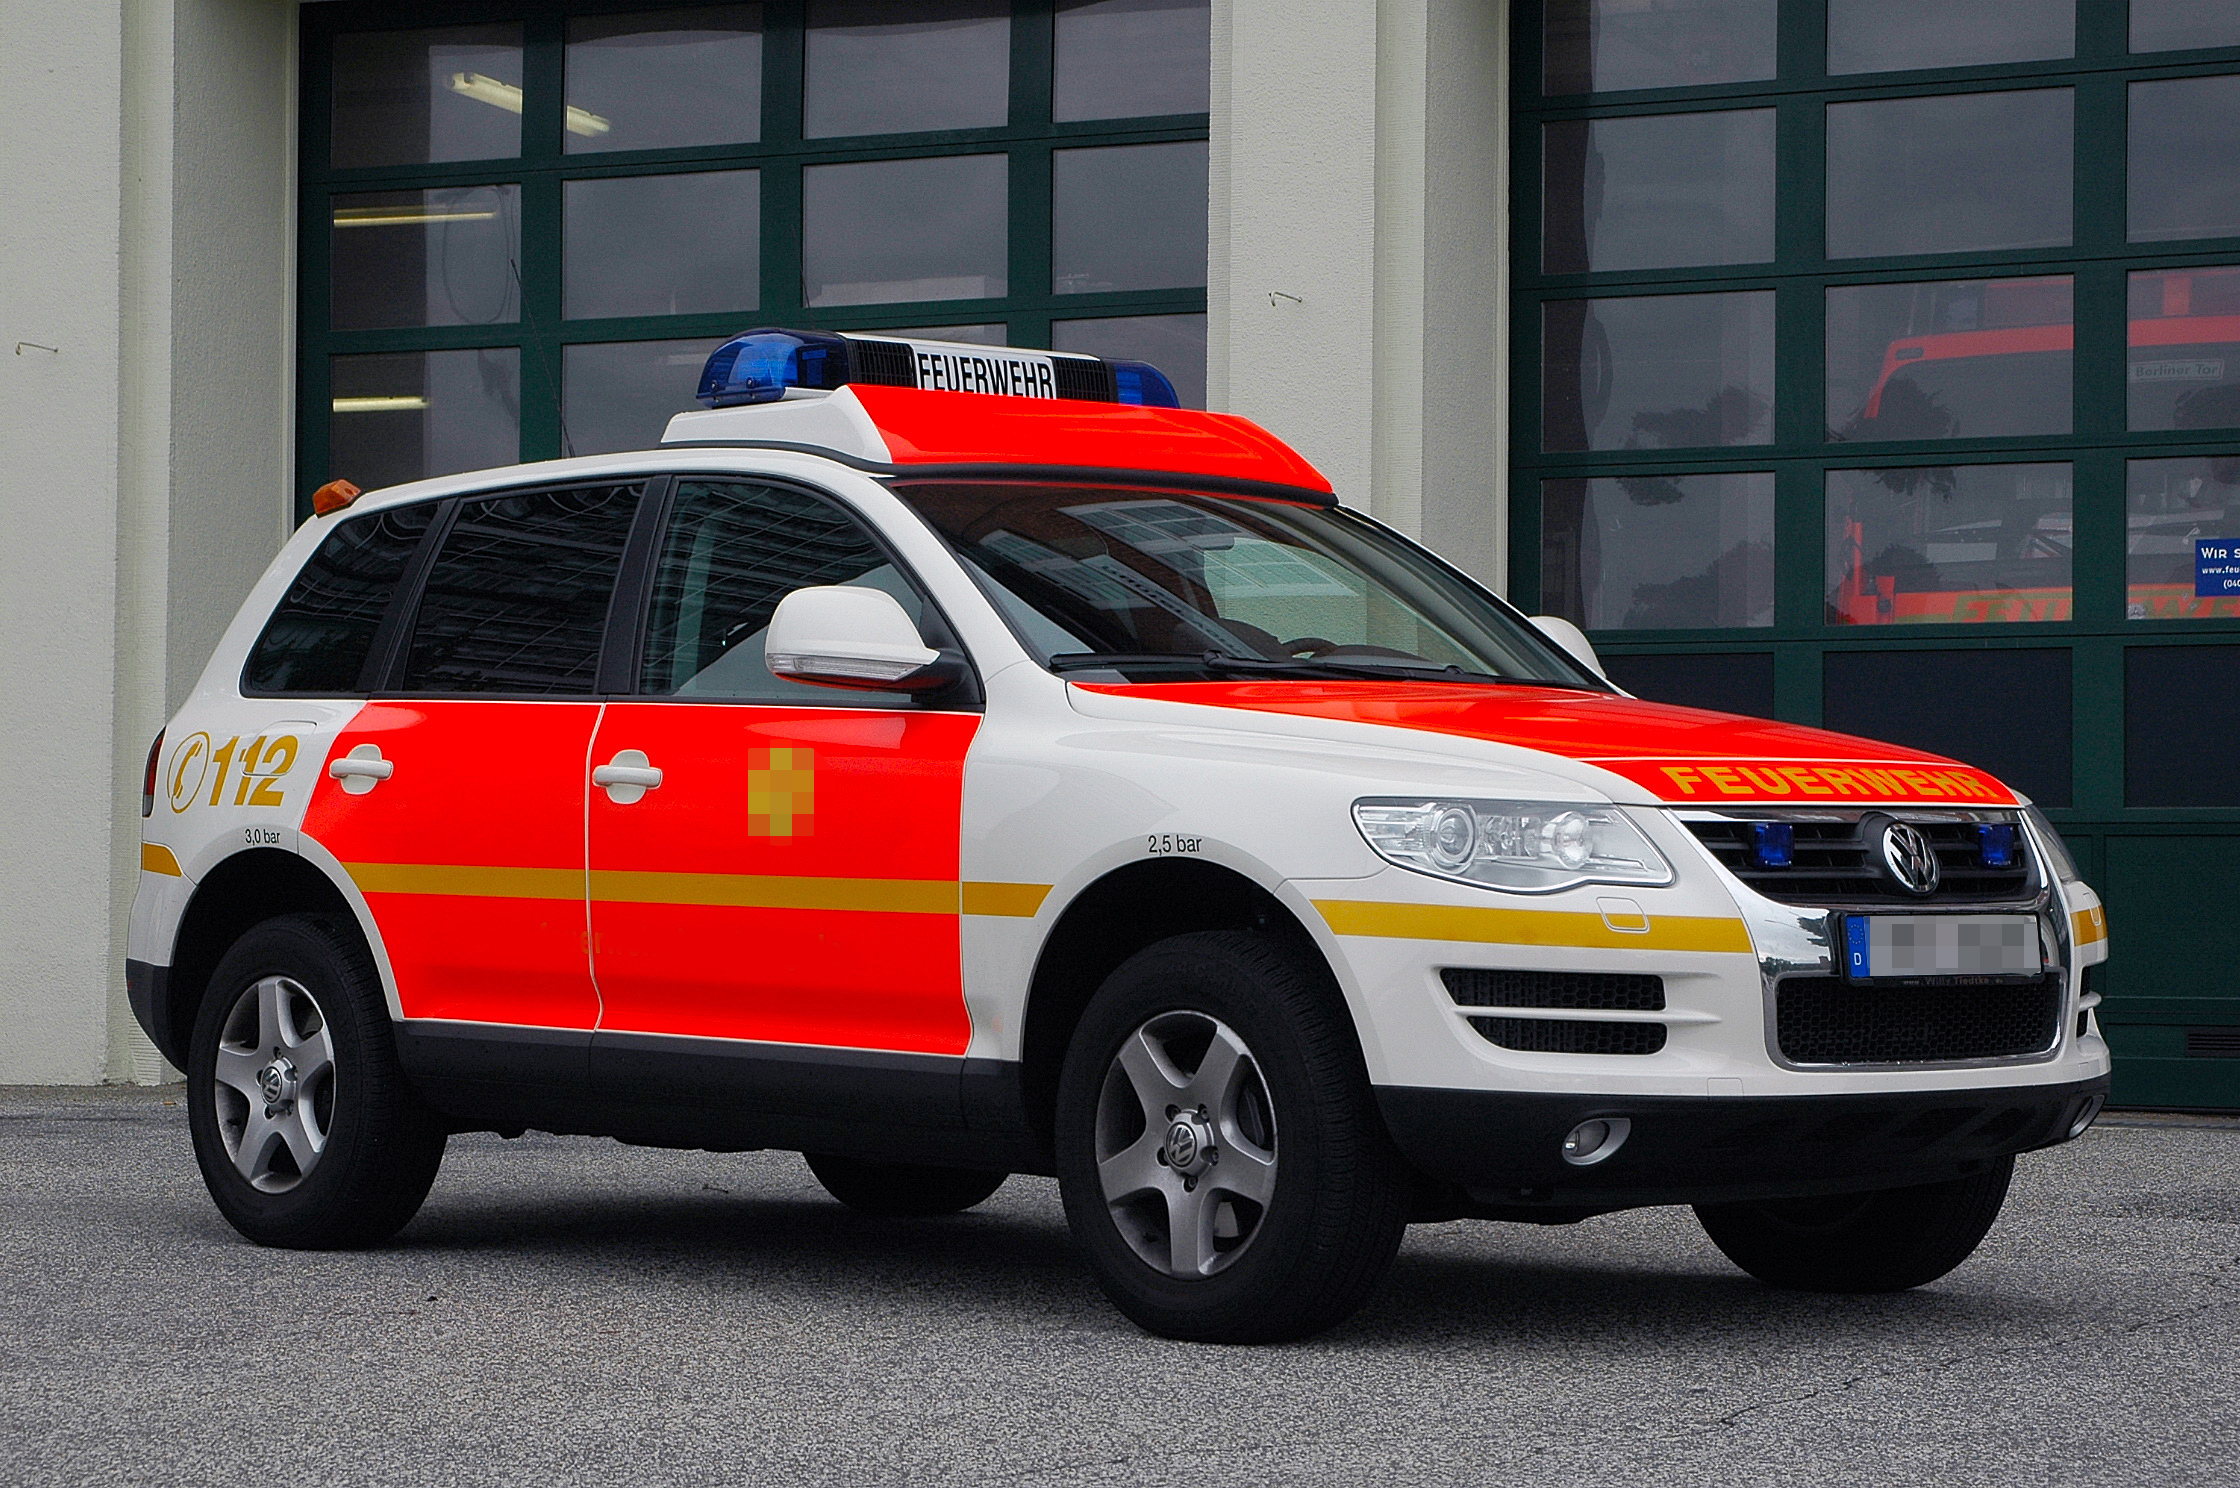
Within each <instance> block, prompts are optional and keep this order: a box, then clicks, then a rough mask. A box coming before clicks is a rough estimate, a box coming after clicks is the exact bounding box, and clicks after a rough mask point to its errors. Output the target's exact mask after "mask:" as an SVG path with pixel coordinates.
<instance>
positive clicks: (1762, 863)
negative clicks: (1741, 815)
mask: <svg viewBox="0 0 2240 1488" xmlns="http://www.w3.org/2000/svg"><path fill="white" fill-rule="evenodd" d="M1796 847H1797V829H1796V828H1795V827H1793V826H1791V825H1790V824H1789V823H1787V822H1752V823H1750V861H1751V863H1753V864H1754V865H1755V866H1757V867H1760V868H1786V867H1788V866H1789V865H1790V864H1791V863H1794V862H1795V861H1796V856H1797V854H1796Z"/></svg>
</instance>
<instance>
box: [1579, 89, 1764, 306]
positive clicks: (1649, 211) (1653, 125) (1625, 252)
mask: <svg viewBox="0 0 2240 1488" xmlns="http://www.w3.org/2000/svg"><path fill="white" fill-rule="evenodd" d="M1542 155H1543V159H1544V161H1545V165H1546V169H1545V177H1544V179H1545V181H1546V188H1545V189H1546V192H1547V206H1546V210H1545V214H1544V220H1545V223H1546V227H1545V233H1546V246H1545V248H1544V249H1543V254H1544V258H1545V264H1544V266H1545V268H1546V269H1547V271H1548V272H1549V273H1551V274H1579V273H1586V272H1588V271H1605V270H1612V269H1668V268H1680V267H1684V266H1689V265H1694V264H1728V263H1763V262H1765V261H1767V260H1769V259H1771V258H1772V257H1773V110H1772V109H1746V110H1739V111H1732V112H1722V113H1714V114H1650V115H1645V116H1641V117H1635V118H1626V119H1567V120H1564V121H1562V122H1561V123H1556V124H1549V125H1547V126H1545V127H1544V130H1543V134H1542Z"/></svg>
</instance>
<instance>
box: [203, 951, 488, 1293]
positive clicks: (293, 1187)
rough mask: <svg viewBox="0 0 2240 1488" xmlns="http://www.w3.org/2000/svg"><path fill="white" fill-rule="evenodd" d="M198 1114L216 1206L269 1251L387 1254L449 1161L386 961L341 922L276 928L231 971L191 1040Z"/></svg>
mask: <svg viewBox="0 0 2240 1488" xmlns="http://www.w3.org/2000/svg"><path fill="white" fill-rule="evenodd" d="M187 1118H188V1126H189V1128H190V1129H191V1131H192V1132H193V1135H194V1154H195V1160H196V1162H197V1163H198V1164H200V1166H201V1168H202V1181H203V1182H204V1183H205V1184H206V1185H208V1187H209V1189H210V1197H211V1198H212V1199H214V1200H216V1202H217V1205H218V1212H219V1213H221V1214H223V1215H224V1216H225V1217H226V1220H227V1222H228V1223H230V1224H231V1225H232V1226H233V1227H234V1228H235V1229H237V1230H239V1231H240V1232H241V1233H242V1234H243V1235H245V1236H247V1237H248V1238H249V1239H251V1240H254V1241H256V1242H257V1243H258V1244H259V1245H274V1246H282V1247H286V1248H288V1249H294V1250H331V1249H345V1248H349V1247H353V1246H363V1245H375V1244H379V1243H380V1242H381V1241H384V1240H386V1239H388V1238H389V1237H390V1236H391V1235H394V1234H395V1233H396V1232H397V1231H398V1230H400V1229H402V1228H403V1227H404V1225H405V1222H406V1221H407V1220H409V1219H411V1218H412V1216H413V1215H414V1214H415V1213H416V1212H418V1210H419V1208H420V1203H421V1201H422V1200H423V1199H425V1198H426V1197H427V1195H428V1188H429V1185H431V1184H433V1183H434V1182H435V1177H436V1169H437V1167H438V1166H440V1165H441V1163H442V1161H443V1147H444V1141H445V1132H444V1128H443V1126H442V1124H441V1123H440V1122H439V1121H438V1120H437V1119H436V1118H435V1116H434V1115H433V1114H432V1113H430V1112H429V1111H428V1110H427V1109H426V1108H425V1107H424V1106H422V1104H421V1103H420V1101H419V1099H418V1097H417V1096H415V1095H414V1094H413V1092H412V1090H411V1089H410V1087H409V1086H407V1085H406V1083H405V1079H404V1074H403V1072H402V1070H400V1069H399V1068H398V1065H397V1052H396V1043H395V1039H394V1036H393V1035H392V1033H391V1031H390V1026H389V1008H388V1003H387V1001H386V999H385V998H384V997H383V996H382V992H381V980H380V978H379V976H378V975H376V973H375V972H374V969H373V961H372V958H371V957H370V956H368V955H367V953H366V947H365V943H364V942H363V940H361V939H360V938H359V935H358V929H357V926H355V925H353V924H350V923H349V922H348V921H345V920H342V919H340V918H339V917H335V916H329V915H288V916H285V917H283V918H280V919H273V920H267V921H265V922H264V923H263V924H261V925H258V926H256V927H255V928H254V929H252V930H250V931H249V932H248V933H247V934H246V935H244V936H242V937H241V939H240V940H238V941H236V942H235V943H234V945H233V948H232V949H231V950H229V951H227V952H226V954H225V956H224V958H223V959H222V960H220V961H219V963H218V967H217V970H216V971H215V972H213V973H212V974H211V977H210V986H209V989H208V991H207V992H206V994H205V995H204V997H203V1000H202V1006H201V1008H200V1010H199V1011H198V1013H197V1015H196V1018H195V1027H194V1037H193V1039H192V1041H191V1043H190V1044H189V1045H188V1054H187Z"/></svg>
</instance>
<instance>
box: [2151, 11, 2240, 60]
mask: <svg viewBox="0 0 2240 1488" xmlns="http://www.w3.org/2000/svg"><path fill="white" fill-rule="evenodd" d="M2224 46H2240V7H2235V6H2234V5H2233V4H2232V0H2131V50H2133V51H2135V52H2174V51H2178V50H2181V49H2184V48H2190V47H2224Z"/></svg>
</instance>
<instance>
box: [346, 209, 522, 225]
mask: <svg viewBox="0 0 2240 1488" xmlns="http://www.w3.org/2000/svg"><path fill="white" fill-rule="evenodd" d="M497 215H498V214H497V212H496V211H495V210H493V211H487V212H473V211H448V210H444V209H441V208H429V207H336V208H335V209H334V225H335V226H336V227H396V226H399V225H401V224H404V223H412V222H488V221H489V220H490V219H491V218H493V217H495V216H497Z"/></svg>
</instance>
